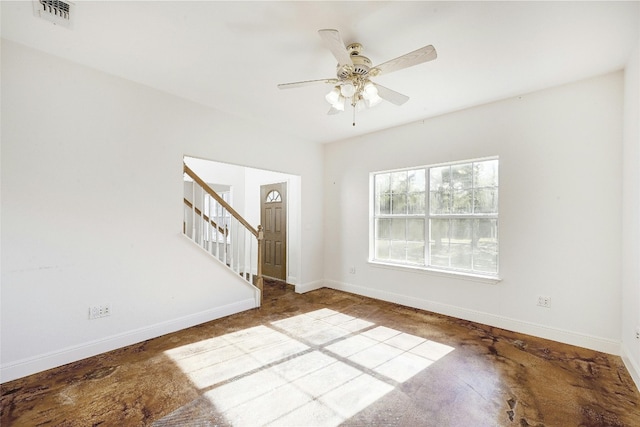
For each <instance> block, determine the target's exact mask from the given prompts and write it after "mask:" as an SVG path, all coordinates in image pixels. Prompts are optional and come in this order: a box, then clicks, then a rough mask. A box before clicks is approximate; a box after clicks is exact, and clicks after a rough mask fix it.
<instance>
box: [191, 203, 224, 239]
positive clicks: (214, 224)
mask: <svg viewBox="0 0 640 427" xmlns="http://www.w3.org/2000/svg"><path fill="white" fill-rule="evenodd" d="M184 204H185V205H187V207H188V208H189V209H195V210H196V215H198V216H202V218H204V220H205V221H207V222H208V223H210V224H211V225H213V226H214V227H215V228H216V229H218V231H219V232H221V233H222V234H224V235H225V236H227V235H229V229H228V228H222V227H220V226H219V225H218V224H216V222H215V221H214V220H212V219H211V218H209V217H208V216H207V215H205V214H203V213H202V211H201V210H200V209H198V208H194V207H193V204H192V203H191V202H190V201H188V200H187V199H184Z"/></svg>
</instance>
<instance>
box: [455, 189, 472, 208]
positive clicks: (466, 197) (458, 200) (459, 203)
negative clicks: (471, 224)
mask: <svg viewBox="0 0 640 427" xmlns="http://www.w3.org/2000/svg"><path fill="white" fill-rule="evenodd" d="M472 194H473V191H472V190H470V189H461V190H457V189H456V190H454V191H453V206H452V210H451V212H452V213H457V214H463V213H471V208H472V206H473V205H472V203H471V195H472Z"/></svg>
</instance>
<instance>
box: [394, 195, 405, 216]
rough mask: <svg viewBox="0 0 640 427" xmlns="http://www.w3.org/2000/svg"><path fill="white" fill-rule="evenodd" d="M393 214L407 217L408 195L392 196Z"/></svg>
mask: <svg viewBox="0 0 640 427" xmlns="http://www.w3.org/2000/svg"><path fill="white" fill-rule="evenodd" d="M391 213H392V214H396V215H397V214H400V215H406V213H407V195H406V194H404V193H402V194H395V193H394V194H392V195H391Z"/></svg>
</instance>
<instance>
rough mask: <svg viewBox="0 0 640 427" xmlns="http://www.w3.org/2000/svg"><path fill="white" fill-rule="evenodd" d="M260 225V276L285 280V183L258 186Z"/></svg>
mask: <svg viewBox="0 0 640 427" xmlns="http://www.w3.org/2000/svg"><path fill="white" fill-rule="evenodd" d="M260 198H261V200H260V224H261V225H262V227H263V229H264V245H263V250H264V254H263V257H262V262H263V264H262V274H263V275H264V276H268V277H273V278H274V279H280V280H284V281H286V280H287V183H286V182H280V183H277V184H268V185H262V186H260Z"/></svg>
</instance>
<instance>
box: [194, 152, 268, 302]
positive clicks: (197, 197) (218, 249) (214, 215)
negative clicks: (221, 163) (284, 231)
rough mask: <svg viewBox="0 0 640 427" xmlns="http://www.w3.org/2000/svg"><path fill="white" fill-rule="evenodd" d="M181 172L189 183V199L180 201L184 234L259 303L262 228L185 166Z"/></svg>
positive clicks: (261, 287) (262, 282) (261, 285)
mask: <svg viewBox="0 0 640 427" xmlns="http://www.w3.org/2000/svg"><path fill="white" fill-rule="evenodd" d="M184 173H185V174H186V175H187V176H188V177H190V178H191V179H192V180H193V187H192V188H191V195H190V196H191V197H190V199H191V200H189V199H188V198H187V197H185V198H184V206H185V208H184V222H183V230H182V231H183V233H184V235H185V236H187V237H189V238H190V239H191V240H193V242H195V243H196V244H198V246H200V247H201V248H202V249H204V250H205V251H207V252H208V253H209V254H211V255H213V256H214V257H216V258H217V259H219V260H220V261H222V262H223V263H224V264H226V265H227V267H229V268H231V269H232V270H233V271H234V272H236V273H238V274H239V275H240V276H241V277H242V278H243V279H245V280H246V281H247V282H249V283H251V284H252V285H254V286H255V287H257V288H258V289H259V290H260V303H261V304H262V293H263V287H264V280H263V277H262V252H263V251H262V244H263V239H264V232H263V231H262V226H261V225H258V227H257V228H253V226H251V224H249V223H248V222H247V220H245V219H244V218H243V217H242V216H241V215H240V214H239V213H238V212H236V210H235V209H233V208H232V207H231V205H229V203H227V202H226V201H225V200H224V199H223V198H222V197H221V196H220V195H219V194H218V193H216V192H215V191H214V190H213V189H212V188H211V187H209V185H207V183H205V182H204V181H203V180H202V179H201V178H200V177H199V176H198V175H196V173H195V172H193V171H192V170H191V169H190V168H189V167H188V166H187V165H186V164H185V165H184ZM185 196H187V194H186V195H185ZM254 261H255V263H254ZM254 266H255V267H254ZM254 271H255V273H254Z"/></svg>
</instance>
